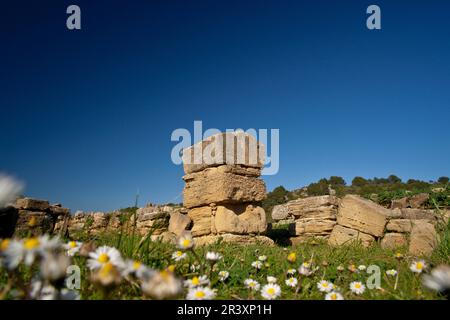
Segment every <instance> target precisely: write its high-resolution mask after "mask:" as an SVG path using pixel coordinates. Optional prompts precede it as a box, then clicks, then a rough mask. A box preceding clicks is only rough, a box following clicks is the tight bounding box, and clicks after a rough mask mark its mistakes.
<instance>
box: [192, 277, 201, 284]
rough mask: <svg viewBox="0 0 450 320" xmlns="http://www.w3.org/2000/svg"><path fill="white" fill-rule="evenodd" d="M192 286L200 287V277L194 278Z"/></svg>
mask: <svg viewBox="0 0 450 320" xmlns="http://www.w3.org/2000/svg"><path fill="white" fill-rule="evenodd" d="M192 284H193V285H196V286H198V285H199V284H200V279H199V278H198V277H193V278H192Z"/></svg>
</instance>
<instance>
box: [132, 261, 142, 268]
mask: <svg viewBox="0 0 450 320" xmlns="http://www.w3.org/2000/svg"><path fill="white" fill-rule="evenodd" d="M141 265H142V264H141V263H140V262H139V261H134V262H133V269H134V270H137V269H139V268H140V267H141Z"/></svg>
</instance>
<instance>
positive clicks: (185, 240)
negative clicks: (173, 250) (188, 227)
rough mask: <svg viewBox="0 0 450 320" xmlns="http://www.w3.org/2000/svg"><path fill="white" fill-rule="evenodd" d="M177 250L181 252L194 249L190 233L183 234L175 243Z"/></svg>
mask: <svg viewBox="0 0 450 320" xmlns="http://www.w3.org/2000/svg"><path fill="white" fill-rule="evenodd" d="M177 244H178V248H180V249H181V250H189V249H192V248H193V247H194V239H193V238H192V234H191V233H190V232H184V233H183V234H182V235H181V236H180V237H179V238H178V241H177Z"/></svg>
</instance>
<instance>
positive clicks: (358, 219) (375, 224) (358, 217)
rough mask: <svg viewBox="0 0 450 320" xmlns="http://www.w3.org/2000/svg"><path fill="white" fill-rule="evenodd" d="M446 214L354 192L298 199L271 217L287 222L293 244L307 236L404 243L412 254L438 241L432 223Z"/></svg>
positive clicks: (333, 241) (429, 249) (278, 208)
mask: <svg viewBox="0 0 450 320" xmlns="http://www.w3.org/2000/svg"><path fill="white" fill-rule="evenodd" d="M423 198H424V197H421V199H423ZM449 216H450V211H449V210H445V211H444V212H443V214H442V215H440V214H438V213H436V212H434V211H433V210H425V209H414V208H398V207H396V208H395V209H387V208H384V207H382V206H380V205H378V204H376V203H374V202H372V201H370V200H367V199H364V198H361V197H359V196H356V195H347V196H345V197H344V198H343V199H337V198H335V197H334V196H319V197H309V198H304V199H298V200H294V201H290V202H288V203H286V204H284V205H279V206H276V207H275V208H274V210H273V212H272V218H273V219H274V220H275V221H288V222H289V223H290V225H289V227H290V230H291V234H292V235H293V236H294V237H292V238H291V242H292V243H293V244H295V243H298V242H303V241H304V240H306V239H311V238H325V239H327V241H328V243H330V244H331V245H343V244H349V243H352V242H354V241H358V242H361V243H362V244H363V245H364V246H370V245H371V244H373V243H375V242H379V243H380V244H381V246H382V247H384V248H392V249H393V248H397V247H402V246H403V247H408V250H409V253H411V254H413V255H428V254H430V253H431V252H432V250H433V249H434V248H435V246H436V244H437V241H438V239H437V231H436V227H437V226H438V224H439V223H440V222H443V223H446V222H447V221H448V218H449Z"/></svg>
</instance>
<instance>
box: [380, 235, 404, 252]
mask: <svg viewBox="0 0 450 320" xmlns="http://www.w3.org/2000/svg"><path fill="white" fill-rule="evenodd" d="M407 245H408V239H407V237H406V235H404V234H402V233H386V234H385V235H384V237H383V239H382V240H381V247H382V248H383V249H395V248H399V247H405V246H407Z"/></svg>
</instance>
